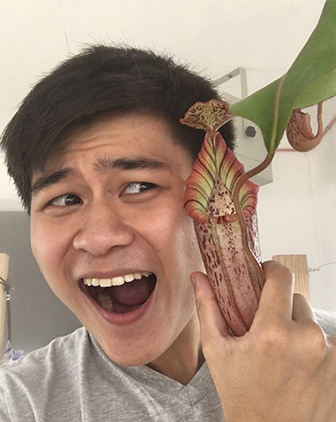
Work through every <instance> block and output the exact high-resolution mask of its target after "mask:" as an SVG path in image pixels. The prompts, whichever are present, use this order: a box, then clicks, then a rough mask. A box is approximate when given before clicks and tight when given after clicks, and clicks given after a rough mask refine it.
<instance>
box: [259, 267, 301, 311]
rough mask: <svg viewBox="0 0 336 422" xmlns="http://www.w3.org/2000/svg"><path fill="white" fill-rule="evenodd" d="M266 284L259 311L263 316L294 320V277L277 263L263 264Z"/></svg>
mask: <svg viewBox="0 0 336 422" xmlns="http://www.w3.org/2000/svg"><path fill="white" fill-rule="evenodd" d="M263 269H264V273H265V284H264V287H263V290H262V293H261V298H260V304H259V311H260V312H262V313H263V315H265V314H266V315H267V314H269V316H274V315H278V316H281V317H286V318H288V319H291V318H292V310H293V291H294V275H293V273H292V272H291V271H290V270H289V269H288V268H287V267H285V266H283V265H282V264H280V263H279V262H276V261H268V262H265V263H264V264H263Z"/></svg>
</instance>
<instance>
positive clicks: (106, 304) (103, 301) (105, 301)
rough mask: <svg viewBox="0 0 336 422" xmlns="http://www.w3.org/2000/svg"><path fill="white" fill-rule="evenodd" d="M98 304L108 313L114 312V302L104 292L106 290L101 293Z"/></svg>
mask: <svg viewBox="0 0 336 422" xmlns="http://www.w3.org/2000/svg"><path fill="white" fill-rule="evenodd" d="M97 302H98V303H99V305H100V306H102V307H103V308H104V309H106V310H107V311H110V312H111V311H112V310H113V304H112V300H111V298H110V296H109V295H108V294H107V293H106V292H104V290H100V291H99V294H98V298H97Z"/></svg>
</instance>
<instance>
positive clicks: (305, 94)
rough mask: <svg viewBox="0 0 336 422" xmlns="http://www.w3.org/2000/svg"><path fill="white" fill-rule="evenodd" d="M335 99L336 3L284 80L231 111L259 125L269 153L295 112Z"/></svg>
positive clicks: (332, 1)
mask: <svg viewBox="0 0 336 422" xmlns="http://www.w3.org/2000/svg"><path fill="white" fill-rule="evenodd" d="M334 95H336V0H327V1H326V3H325V5H324V8H323V11H322V15H321V18H320V20H319V22H318V24H317V26H316V28H315V30H314V32H313V33H312V34H311V36H310V38H309V40H308V41H307V43H306V45H305V46H304V47H303V49H302V50H301V52H300V53H299V55H298V57H297V58H296V60H295V61H294V63H293V64H292V66H291V67H290V69H289V70H288V72H287V73H286V74H285V75H283V76H282V77H281V78H279V79H277V80H276V81H274V82H272V83H271V84H270V85H267V86H266V87H264V88H262V89H261V90H259V91H257V92H255V93H254V94H252V95H250V96H248V97H247V98H245V99H243V100H241V101H239V102H237V103H235V104H233V105H232V106H231V107H230V110H231V111H232V112H233V113H234V114H236V115H238V116H241V117H244V118H246V119H249V120H251V121H253V122H254V123H255V124H257V125H258V126H259V128H260V130H261V131H262V134H263V137H264V142H265V146H266V148H267V150H268V152H269V153H272V152H273V151H275V150H276V148H277V147H278V145H279V142H280V140H281V138H282V136H283V133H284V131H285V129H286V125H287V122H288V120H289V117H290V115H291V112H292V110H294V109H297V108H303V107H308V106H311V105H313V104H316V103H318V102H321V101H324V100H326V99H328V98H330V97H332V96H334Z"/></svg>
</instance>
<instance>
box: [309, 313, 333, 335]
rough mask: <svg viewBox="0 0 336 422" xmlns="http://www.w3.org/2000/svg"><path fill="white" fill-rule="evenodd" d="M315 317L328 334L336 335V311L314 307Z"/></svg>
mask: <svg viewBox="0 0 336 422" xmlns="http://www.w3.org/2000/svg"><path fill="white" fill-rule="evenodd" d="M314 313H315V317H316V320H317V322H318V324H319V325H320V327H321V328H322V329H323V331H324V332H325V333H326V334H329V335H331V336H334V337H336V312H333V311H324V310H322V309H314Z"/></svg>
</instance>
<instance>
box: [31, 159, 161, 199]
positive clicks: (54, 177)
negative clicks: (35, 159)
mask: <svg viewBox="0 0 336 422" xmlns="http://www.w3.org/2000/svg"><path fill="white" fill-rule="evenodd" d="M94 167H95V168H96V169H97V170H99V168H101V167H102V168H107V169H120V170H138V169H140V170H142V169H144V170H145V169H149V170H159V169H162V168H167V167H168V166H167V164H166V163H163V162H161V161H158V160H154V159H150V158H145V157H139V158H128V157H126V158H110V157H102V158H99V159H98V160H97V161H96V162H95V163H94ZM75 173H77V172H76V170H75V169H73V168H71V167H65V168H62V169H59V170H56V171H54V172H53V173H50V174H46V175H42V176H41V177H38V178H37V179H36V181H35V182H34V183H33V184H32V188H31V193H32V196H34V195H37V194H38V193H39V192H40V191H41V190H43V189H46V188H47V187H49V186H52V185H55V184H57V183H59V182H60V181H62V180H64V179H65V178H67V177H68V176H69V175H71V174H75Z"/></svg>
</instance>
